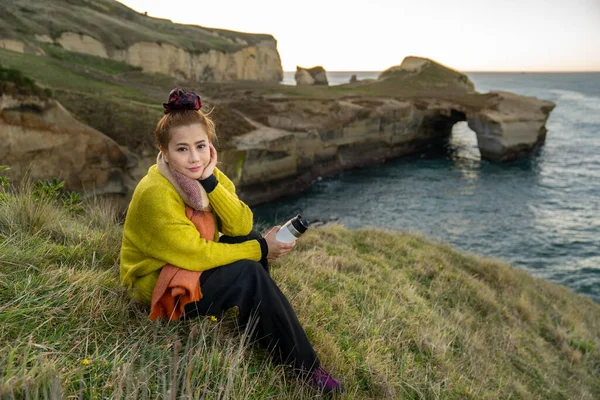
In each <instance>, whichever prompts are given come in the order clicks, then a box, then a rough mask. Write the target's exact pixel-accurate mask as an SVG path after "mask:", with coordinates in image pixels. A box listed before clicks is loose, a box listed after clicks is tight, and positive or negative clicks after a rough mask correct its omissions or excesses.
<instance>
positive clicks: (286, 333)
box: [184, 231, 319, 372]
mask: <svg viewBox="0 0 600 400" xmlns="http://www.w3.org/2000/svg"><path fill="white" fill-rule="evenodd" d="M259 237H260V235H259V234H258V233H257V232H255V231H252V232H251V233H250V235H248V236H243V237H235V238H232V237H228V236H222V237H221V238H220V241H221V242H225V243H240V242H243V241H245V240H251V239H256V238H259ZM200 287H201V290H202V299H200V301H197V302H195V303H190V304H187V305H186V306H185V316H184V318H185V319H189V318H194V317H197V316H199V315H214V316H217V317H221V316H222V314H223V312H224V311H226V310H228V309H229V308H231V307H234V306H238V307H239V321H240V324H241V326H242V327H245V326H246V324H248V322H250V318H251V317H253V318H255V317H258V320H257V321H256V322H255V324H256V325H255V326H254V331H253V334H254V338H255V339H257V340H258V342H259V343H260V344H261V345H262V346H264V347H265V348H267V349H268V350H269V352H270V353H271V355H272V357H273V360H274V361H275V362H278V363H283V364H291V365H293V366H294V367H295V368H296V369H298V370H300V371H303V372H310V371H312V370H313V369H315V368H317V367H318V366H319V359H318V358H317V355H316V353H315V351H314V350H313V348H312V345H311V344H310V342H309V341H308V338H307V337H306V333H305V332H304V329H302V326H301V325H300V322H299V321H298V318H297V317H296V313H295V312H294V310H293V309H292V306H291V305H290V303H289V301H288V300H287V298H286V297H285V295H284V294H283V293H282V292H281V290H280V289H279V287H277V284H276V283H275V282H274V281H273V279H271V276H270V275H269V272H268V264H267V260H266V259H264V260H261V263H258V262H256V261H251V260H241V261H236V262H234V263H231V264H227V265H224V266H222V267H217V268H213V269H210V270H208V271H204V272H202V275H200Z"/></svg>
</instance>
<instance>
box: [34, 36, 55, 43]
mask: <svg viewBox="0 0 600 400" xmlns="http://www.w3.org/2000/svg"><path fill="white" fill-rule="evenodd" d="M33 37H34V38H35V40H37V41H38V42H40V43H54V40H52V38H51V37H50V36H48V35H34V36H33Z"/></svg>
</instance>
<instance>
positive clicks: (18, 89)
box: [0, 64, 52, 99]
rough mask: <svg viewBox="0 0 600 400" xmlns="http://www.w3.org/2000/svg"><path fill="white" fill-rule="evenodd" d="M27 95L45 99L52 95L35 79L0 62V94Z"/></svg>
mask: <svg viewBox="0 0 600 400" xmlns="http://www.w3.org/2000/svg"><path fill="white" fill-rule="evenodd" d="M1 93H7V94H10V95H29V96H38V97H40V98H42V99H46V98H49V97H51V96H52V91H51V90H50V89H42V88H40V87H39V86H38V85H36V83H35V81H34V80H33V79H32V78H30V77H28V76H26V75H24V74H23V73H22V72H21V71H19V70H17V69H13V68H6V67H3V66H2V64H0V94H1Z"/></svg>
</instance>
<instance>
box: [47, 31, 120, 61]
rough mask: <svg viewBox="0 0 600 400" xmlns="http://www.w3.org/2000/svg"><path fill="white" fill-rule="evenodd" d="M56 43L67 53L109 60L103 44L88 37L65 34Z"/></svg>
mask: <svg viewBox="0 0 600 400" xmlns="http://www.w3.org/2000/svg"><path fill="white" fill-rule="evenodd" d="M57 42H58V44H60V45H61V46H62V47H63V48H64V49H65V50H68V51H74V52H76V53H84V54H89V55H91V56H96V57H102V58H109V57H108V53H107V52H106V47H105V46H104V44H103V43H102V42H101V41H99V40H96V39H94V38H93V37H91V36H88V35H84V34H81V33H73V32H65V33H63V34H62V35H61V36H60V37H59V38H58V40H57Z"/></svg>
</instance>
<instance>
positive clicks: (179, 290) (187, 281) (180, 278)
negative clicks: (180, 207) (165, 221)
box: [149, 207, 215, 321]
mask: <svg viewBox="0 0 600 400" xmlns="http://www.w3.org/2000/svg"><path fill="white" fill-rule="evenodd" d="M185 215H186V216H187V217H188V218H189V219H190V220H191V221H192V222H193V223H194V226H195V227H196V229H197V230H198V232H199V233H200V237H202V238H203V239H206V240H213V239H214V237H215V220H214V218H213V215H212V212H210V211H197V210H194V209H193V208H190V207H185ZM200 274H202V272H195V271H189V270H186V269H182V268H179V267H177V266H175V265H171V264H165V265H164V266H163V267H162V269H161V271H160V275H159V276H158V281H157V282H156V286H155V287H154V291H153V292H152V303H151V304H152V305H151V308H150V316H149V318H150V319H151V320H155V319H156V318H159V317H164V318H168V319H169V320H171V321H174V320H178V319H179V318H181V316H182V315H183V314H184V307H185V305H186V304H189V303H193V302H195V301H198V300H200V299H201V298H202V292H201V291H200Z"/></svg>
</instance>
